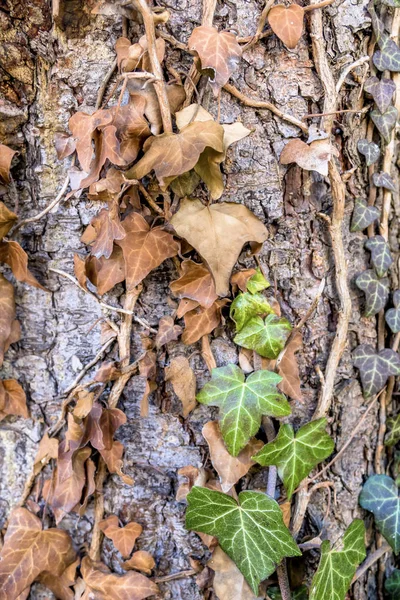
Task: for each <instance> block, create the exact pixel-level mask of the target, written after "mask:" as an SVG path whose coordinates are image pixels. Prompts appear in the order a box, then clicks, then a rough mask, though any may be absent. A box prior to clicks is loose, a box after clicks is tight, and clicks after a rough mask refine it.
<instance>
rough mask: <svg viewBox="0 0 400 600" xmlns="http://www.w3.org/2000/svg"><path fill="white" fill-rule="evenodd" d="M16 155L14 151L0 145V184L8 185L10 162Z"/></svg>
mask: <svg viewBox="0 0 400 600" xmlns="http://www.w3.org/2000/svg"><path fill="white" fill-rule="evenodd" d="M16 153H17V151H16V150H12V149H11V148H9V147H8V146H5V145H4V144H0V182H3V183H10V167H11V161H12V159H13V156H14V154H16Z"/></svg>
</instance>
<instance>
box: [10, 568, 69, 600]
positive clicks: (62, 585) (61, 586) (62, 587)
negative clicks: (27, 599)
mask: <svg viewBox="0 0 400 600" xmlns="http://www.w3.org/2000/svg"><path fill="white" fill-rule="evenodd" d="M79 564H80V559H77V560H76V561H75V562H73V563H72V564H71V565H69V567H67V568H66V569H65V571H64V572H63V573H62V574H61V575H55V574H54V573H52V572H50V571H45V572H44V573H41V574H40V575H39V577H38V579H37V581H39V583H41V584H42V585H44V586H45V587H47V588H48V589H49V590H50V591H51V592H53V594H54V596H55V597H56V598H57V600H74V598H75V595H74V593H73V591H72V590H71V586H72V585H74V583H75V581H76V569H77V567H78V566H79ZM18 600H20V598H19V597H18ZM21 600H22V599H21Z"/></svg>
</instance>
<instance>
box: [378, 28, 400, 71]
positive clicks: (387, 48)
mask: <svg viewBox="0 0 400 600" xmlns="http://www.w3.org/2000/svg"><path fill="white" fill-rule="evenodd" d="M378 44H379V47H380V50H377V51H376V52H374V55H373V57H372V62H373V63H374V65H375V66H376V68H377V69H378V70H379V71H386V70H387V71H392V72H394V73H398V72H399V71H400V48H399V47H398V45H397V44H396V42H394V41H393V40H392V39H391V38H390V37H389V36H388V35H387V33H383V32H382V34H381V36H380V38H379V40H378Z"/></svg>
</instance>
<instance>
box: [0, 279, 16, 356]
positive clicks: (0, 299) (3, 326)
mask: <svg viewBox="0 0 400 600" xmlns="http://www.w3.org/2000/svg"><path fill="white" fill-rule="evenodd" d="M14 320H15V299H14V288H13V286H12V285H11V283H10V282H9V281H7V279H6V278H5V277H3V275H1V274H0V366H1V365H2V364H3V360H4V353H5V352H6V350H7V348H8V345H9V344H8V340H9V338H10V335H11V332H12V324H13V322H14Z"/></svg>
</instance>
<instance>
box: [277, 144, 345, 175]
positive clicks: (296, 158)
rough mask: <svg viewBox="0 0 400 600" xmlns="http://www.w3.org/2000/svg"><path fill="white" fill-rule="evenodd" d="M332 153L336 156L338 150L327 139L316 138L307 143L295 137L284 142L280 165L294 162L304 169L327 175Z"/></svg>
mask: <svg viewBox="0 0 400 600" xmlns="http://www.w3.org/2000/svg"><path fill="white" fill-rule="evenodd" d="M332 155H333V156H338V152H337V150H336V149H335V148H334V147H333V146H332V144H331V143H330V142H329V141H328V140H316V141H315V142H311V144H310V145H308V144H306V143H305V142H302V141H301V140H299V139H298V138H296V139H294V140H290V142H288V143H287V144H286V146H285V147H284V149H283V150H282V154H281V157H280V162H281V164H282V165H288V164H290V163H293V162H295V163H296V164H298V165H299V167H301V168H302V169H305V170H306V171H317V173H320V174H321V175H325V176H327V175H328V163H329V161H330V160H331V158H332Z"/></svg>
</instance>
